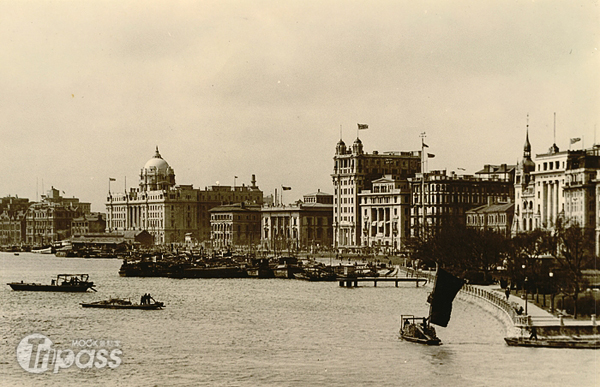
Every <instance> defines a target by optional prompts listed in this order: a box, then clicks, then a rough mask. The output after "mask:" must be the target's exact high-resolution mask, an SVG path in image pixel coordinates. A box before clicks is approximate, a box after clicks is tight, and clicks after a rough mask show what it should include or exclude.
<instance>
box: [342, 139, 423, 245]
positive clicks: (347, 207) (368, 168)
mask: <svg viewBox="0 0 600 387" xmlns="http://www.w3.org/2000/svg"><path fill="white" fill-rule="evenodd" d="M333 162H334V165H333V173H332V174H331V178H332V180H333V233H334V235H333V244H334V247H335V248H338V249H348V250H353V249H357V248H360V246H361V244H362V243H361V235H362V232H363V221H364V219H363V215H362V214H361V211H360V202H359V194H360V193H361V192H362V191H363V190H371V191H372V188H373V181H375V180H377V179H380V178H382V177H384V176H386V175H388V176H387V178H388V179H391V180H395V181H399V182H401V181H407V179H408V178H410V177H413V176H415V174H416V173H418V172H420V171H421V152H420V151H400V152H381V153H380V152H378V151H373V152H372V153H367V152H365V151H364V150H363V144H362V141H361V140H360V139H359V138H358V137H357V138H356V140H354V143H353V144H352V146H351V147H348V148H347V147H346V144H345V143H344V141H343V140H342V139H340V141H339V142H338V143H337V146H336V150H335V155H334V157H333Z"/></svg>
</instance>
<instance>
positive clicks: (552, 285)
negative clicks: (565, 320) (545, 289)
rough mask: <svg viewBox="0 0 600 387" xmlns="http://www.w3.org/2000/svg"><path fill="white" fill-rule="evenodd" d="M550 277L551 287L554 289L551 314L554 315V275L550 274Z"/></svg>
mask: <svg viewBox="0 0 600 387" xmlns="http://www.w3.org/2000/svg"><path fill="white" fill-rule="evenodd" d="M548 276H549V277H550V287H551V288H552V296H551V301H550V302H551V305H550V313H553V314H554V281H553V280H554V273H553V272H550V273H548Z"/></svg>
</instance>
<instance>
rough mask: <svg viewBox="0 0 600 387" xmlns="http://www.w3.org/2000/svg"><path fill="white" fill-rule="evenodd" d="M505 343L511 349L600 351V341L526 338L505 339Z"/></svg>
mask: <svg viewBox="0 0 600 387" xmlns="http://www.w3.org/2000/svg"><path fill="white" fill-rule="evenodd" d="M504 341H506V344H508V345H509V346H511V347H537V348H579V349H600V339H589V340H588V339H568V338H565V339H559V338H556V339H537V340H535V339H528V338H524V337H505V338H504Z"/></svg>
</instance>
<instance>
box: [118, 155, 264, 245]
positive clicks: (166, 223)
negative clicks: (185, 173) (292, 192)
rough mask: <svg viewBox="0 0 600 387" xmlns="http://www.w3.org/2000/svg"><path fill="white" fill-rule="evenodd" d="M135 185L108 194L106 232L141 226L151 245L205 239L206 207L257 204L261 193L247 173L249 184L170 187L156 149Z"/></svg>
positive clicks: (167, 168) (172, 179) (171, 177)
mask: <svg viewBox="0 0 600 387" xmlns="http://www.w3.org/2000/svg"><path fill="white" fill-rule="evenodd" d="M139 177H140V179H139V185H138V187H135V188H130V189H129V192H123V193H114V192H109V193H108V197H107V201H106V231H107V232H114V231H119V232H120V231H128V230H146V231H148V232H149V233H150V234H151V235H152V236H153V237H154V243H156V244H168V243H182V242H184V240H185V237H186V234H187V235H188V237H189V238H191V239H192V240H194V241H197V242H202V241H209V240H210V236H211V226H210V213H209V210H210V209H211V208H214V207H217V206H220V205H223V204H232V203H242V202H248V203H253V204H257V205H262V200H263V197H262V191H261V190H260V189H259V188H258V187H257V186H256V179H255V177H254V175H252V185H251V186H246V185H242V186H235V187H231V186H210V187H206V188H205V189H204V190H201V189H195V188H194V187H193V186H192V185H191V184H190V185H175V172H174V171H173V169H172V168H171V167H170V166H169V164H168V163H167V162H166V161H165V160H164V159H163V158H162V156H161V155H160V153H159V151H158V147H157V148H156V152H155V154H154V157H152V158H151V159H150V160H148V162H147V163H146V164H145V166H144V168H142V169H141V171H140V176H139Z"/></svg>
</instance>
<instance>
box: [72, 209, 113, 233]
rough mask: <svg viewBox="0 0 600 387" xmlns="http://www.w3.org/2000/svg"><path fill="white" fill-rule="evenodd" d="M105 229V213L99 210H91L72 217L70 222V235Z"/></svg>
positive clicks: (97, 231) (101, 231)
mask: <svg viewBox="0 0 600 387" xmlns="http://www.w3.org/2000/svg"><path fill="white" fill-rule="evenodd" d="M105 230H106V215H105V214H103V213H100V212H91V213H89V214H84V215H82V216H80V217H78V218H75V219H73V221H72V224H71V234H72V235H86V234H98V233H103V232H104V231H105Z"/></svg>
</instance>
